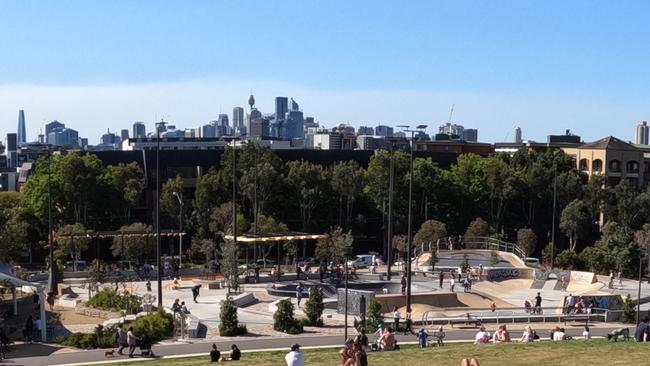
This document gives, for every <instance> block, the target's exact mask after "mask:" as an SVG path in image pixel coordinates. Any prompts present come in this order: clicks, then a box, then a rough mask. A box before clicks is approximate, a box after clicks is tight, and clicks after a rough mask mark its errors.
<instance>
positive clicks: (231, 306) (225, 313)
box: [219, 295, 247, 337]
mask: <svg viewBox="0 0 650 366" xmlns="http://www.w3.org/2000/svg"><path fill="white" fill-rule="evenodd" d="M219 319H220V320H221V322H220V323H219V335H220V336H222V337H233V336H238V335H241V334H246V332H247V330H246V326H245V325H240V324H239V320H238V319H237V307H236V306H235V302H234V301H232V297H230V295H226V299H225V300H223V301H222V302H221V311H220V313H219Z"/></svg>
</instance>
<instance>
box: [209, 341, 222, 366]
mask: <svg viewBox="0 0 650 366" xmlns="http://www.w3.org/2000/svg"><path fill="white" fill-rule="evenodd" d="M219 359H221V352H219V350H218V349H217V345H216V344H212V351H210V362H219Z"/></svg>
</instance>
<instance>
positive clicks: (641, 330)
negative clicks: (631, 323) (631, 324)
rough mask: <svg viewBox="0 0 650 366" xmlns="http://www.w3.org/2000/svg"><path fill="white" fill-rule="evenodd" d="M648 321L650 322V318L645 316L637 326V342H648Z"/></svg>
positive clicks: (649, 325)
mask: <svg viewBox="0 0 650 366" xmlns="http://www.w3.org/2000/svg"><path fill="white" fill-rule="evenodd" d="M648 323H650V318H648V317H645V318H644V319H643V321H642V322H641V323H640V324H639V326H638V327H636V331H635V332H634V339H636V341H637V342H647V341H648V340H649V339H648V333H650V324H648Z"/></svg>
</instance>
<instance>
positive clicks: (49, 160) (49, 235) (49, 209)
mask: <svg viewBox="0 0 650 366" xmlns="http://www.w3.org/2000/svg"><path fill="white" fill-rule="evenodd" d="M51 166H52V152H51V150H50V147H49V146H48V147H47V241H48V244H49V247H50V292H51V293H53V294H55V293H57V292H58V289H57V285H56V270H55V268H54V266H55V263H54V243H53V242H54V238H53V233H52V188H51V185H52V184H51V182H52V179H51V175H52V168H51Z"/></svg>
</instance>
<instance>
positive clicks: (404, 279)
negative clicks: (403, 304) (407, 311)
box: [400, 275, 406, 295]
mask: <svg viewBox="0 0 650 366" xmlns="http://www.w3.org/2000/svg"><path fill="white" fill-rule="evenodd" d="M400 285H401V286H402V295H406V275H402V280H401V281H400Z"/></svg>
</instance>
